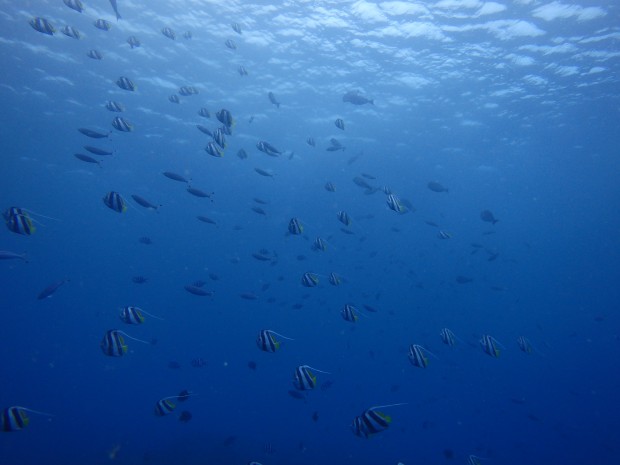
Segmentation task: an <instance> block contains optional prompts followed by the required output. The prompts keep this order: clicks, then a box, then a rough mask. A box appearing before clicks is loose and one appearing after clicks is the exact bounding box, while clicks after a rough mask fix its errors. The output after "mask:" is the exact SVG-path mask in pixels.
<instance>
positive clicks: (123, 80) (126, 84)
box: [116, 76, 136, 92]
mask: <svg viewBox="0 0 620 465" xmlns="http://www.w3.org/2000/svg"><path fill="white" fill-rule="evenodd" d="M116 85H117V86H118V87H120V88H121V89H123V90H128V91H130V92H133V91H134V90H136V85H135V84H134V83H133V81H132V80H131V79H129V78H128V77H125V76H121V77H119V78H118V79H117V80H116Z"/></svg>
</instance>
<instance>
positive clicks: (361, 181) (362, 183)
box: [353, 176, 373, 189]
mask: <svg viewBox="0 0 620 465" xmlns="http://www.w3.org/2000/svg"><path fill="white" fill-rule="evenodd" d="M353 182H354V183H355V185H356V186H359V187H362V188H364V189H373V187H372V186H371V185H370V184H368V183H367V182H366V180H365V179H364V178H362V177H360V176H356V177H354V178H353Z"/></svg>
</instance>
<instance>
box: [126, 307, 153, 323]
mask: <svg viewBox="0 0 620 465" xmlns="http://www.w3.org/2000/svg"><path fill="white" fill-rule="evenodd" d="M144 315H148V316H150V317H153V318H156V319H157V320H162V319H163V318H160V317H158V316H155V315H151V314H150V313H148V312H146V311H144V310H142V309H141V308H139V307H131V306H129V307H123V308H122V309H121V311H120V314H119V317H120V319H121V321H122V322H123V323H127V324H128V325H141V324H142V323H144V322H145V321H146V319H145V318H144Z"/></svg>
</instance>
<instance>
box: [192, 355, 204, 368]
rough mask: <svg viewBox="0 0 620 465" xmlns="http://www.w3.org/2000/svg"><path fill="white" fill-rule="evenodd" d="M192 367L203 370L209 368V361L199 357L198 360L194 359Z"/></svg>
mask: <svg viewBox="0 0 620 465" xmlns="http://www.w3.org/2000/svg"><path fill="white" fill-rule="evenodd" d="M191 365H192V366H193V367H194V368H202V367H204V366H207V361H206V360H205V359H204V358H202V357H198V358H194V359H192V361H191Z"/></svg>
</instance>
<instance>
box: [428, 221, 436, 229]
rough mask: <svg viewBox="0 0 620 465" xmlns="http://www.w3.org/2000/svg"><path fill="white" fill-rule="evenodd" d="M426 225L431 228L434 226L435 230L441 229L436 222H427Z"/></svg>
mask: <svg viewBox="0 0 620 465" xmlns="http://www.w3.org/2000/svg"><path fill="white" fill-rule="evenodd" d="M425 223H426V224H428V225H429V226H432V227H433V228H438V227H439V225H438V224H437V223H435V222H434V221H425Z"/></svg>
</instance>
